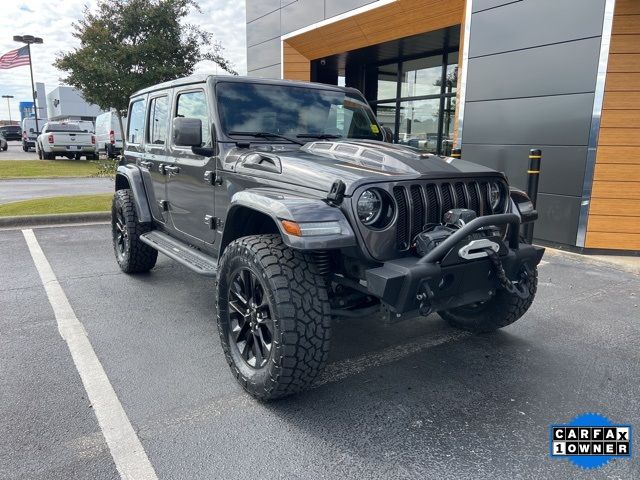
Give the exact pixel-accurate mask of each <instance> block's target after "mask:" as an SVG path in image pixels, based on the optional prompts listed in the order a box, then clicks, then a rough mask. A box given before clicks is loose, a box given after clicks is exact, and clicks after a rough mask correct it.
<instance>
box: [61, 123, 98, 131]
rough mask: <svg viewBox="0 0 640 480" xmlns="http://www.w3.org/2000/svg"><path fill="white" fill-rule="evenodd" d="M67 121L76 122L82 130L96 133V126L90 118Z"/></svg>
mask: <svg viewBox="0 0 640 480" xmlns="http://www.w3.org/2000/svg"><path fill="white" fill-rule="evenodd" d="M67 123H76V124H78V127H80V130H82V131H84V132H89V133H96V127H95V125H94V124H93V122H92V121H90V120H69V121H68V122H67Z"/></svg>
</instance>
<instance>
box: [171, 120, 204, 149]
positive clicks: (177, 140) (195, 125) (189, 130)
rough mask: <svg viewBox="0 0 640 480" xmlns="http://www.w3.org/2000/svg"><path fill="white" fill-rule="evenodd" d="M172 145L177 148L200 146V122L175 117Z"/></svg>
mask: <svg viewBox="0 0 640 480" xmlns="http://www.w3.org/2000/svg"><path fill="white" fill-rule="evenodd" d="M173 143H174V144H175V145H177V146H179V147H196V148H200V147H201V146H202V120H200V119H199V118H184V117H176V118H174V119H173Z"/></svg>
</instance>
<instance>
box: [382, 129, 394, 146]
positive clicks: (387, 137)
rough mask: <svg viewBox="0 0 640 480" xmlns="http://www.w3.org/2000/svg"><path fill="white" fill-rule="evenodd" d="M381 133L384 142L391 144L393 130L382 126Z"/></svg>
mask: <svg viewBox="0 0 640 480" xmlns="http://www.w3.org/2000/svg"><path fill="white" fill-rule="evenodd" d="M382 133H383V134H384V141H385V142H387V143H393V130H391V129H390V128H389V127H385V126H382Z"/></svg>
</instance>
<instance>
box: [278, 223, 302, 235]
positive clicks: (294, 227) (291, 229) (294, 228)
mask: <svg viewBox="0 0 640 480" xmlns="http://www.w3.org/2000/svg"><path fill="white" fill-rule="evenodd" d="M282 227H283V228H284V231H285V232H287V233H288V234H289V235H294V236H296V237H301V236H302V230H301V229H300V224H299V223H297V222H292V221H290V220H282Z"/></svg>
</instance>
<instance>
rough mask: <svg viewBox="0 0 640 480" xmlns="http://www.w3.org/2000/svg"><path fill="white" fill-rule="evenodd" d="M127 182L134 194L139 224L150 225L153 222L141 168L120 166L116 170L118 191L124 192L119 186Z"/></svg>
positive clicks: (116, 187)
mask: <svg viewBox="0 0 640 480" xmlns="http://www.w3.org/2000/svg"><path fill="white" fill-rule="evenodd" d="M123 180H124V181H126V182H127V184H128V188H130V189H131V191H132V192H133V201H134V203H135V205H136V210H137V213H138V222H140V223H148V222H151V210H150V208H149V202H148V200H147V191H146V190H145V188H144V182H143V181H142V172H141V171H140V168H138V167H137V166H135V165H129V164H127V165H118V169H117V170H116V181H115V189H116V191H118V190H122V188H119V185H122V183H121V182H122V181H123Z"/></svg>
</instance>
